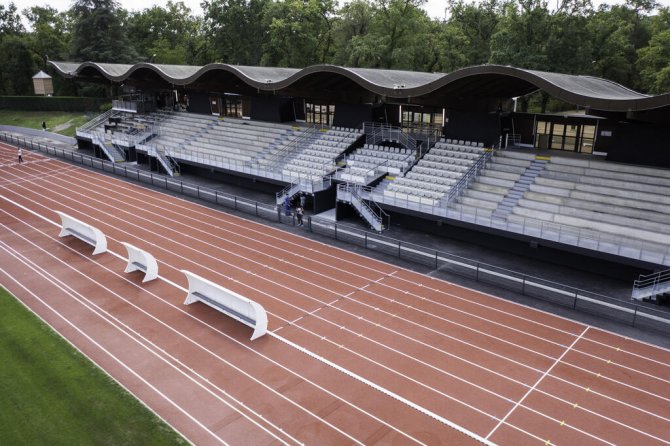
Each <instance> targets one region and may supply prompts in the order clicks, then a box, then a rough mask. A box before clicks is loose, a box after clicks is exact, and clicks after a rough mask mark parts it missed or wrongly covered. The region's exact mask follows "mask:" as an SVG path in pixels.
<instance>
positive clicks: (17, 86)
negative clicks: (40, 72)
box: [0, 35, 37, 94]
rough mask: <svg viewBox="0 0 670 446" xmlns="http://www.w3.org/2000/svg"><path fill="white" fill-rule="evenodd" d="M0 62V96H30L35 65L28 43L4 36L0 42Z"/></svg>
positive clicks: (20, 38)
mask: <svg viewBox="0 0 670 446" xmlns="http://www.w3.org/2000/svg"><path fill="white" fill-rule="evenodd" d="M0 60H2V64H0V94H31V93H32V92H33V80H32V76H33V74H35V73H36V72H37V70H36V66H37V65H36V64H35V60H34V59H33V54H32V53H31V52H30V48H29V47H28V42H27V41H26V40H25V39H24V38H22V37H19V36H14V35H9V36H5V37H4V38H3V39H2V40H1V41H0Z"/></svg>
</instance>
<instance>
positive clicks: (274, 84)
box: [49, 61, 670, 112]
mask: <svg viewBox="0 0 670 446" xmlns="http://www.w3.org/2000/svg"><path fill="white" fill-rule="evenodd" d="M49 63H50V64H51V65H52V66H54V68H55V69H56V70H57V71H58V73H59V74H60V75H62V76H64V77H67V78H76V77H79V76H80V74H81V73H82V71H83V70H85V69H89V68H90V69H94V70H96V71H97V72H99V73H100V75H102V76H104V77H105V78H107V79H109V80H110V81H114V82H123V81H125V80H126V79H128V78H130V77H131V76H132V75H133V73H135V72H136V71H138V70H142V69H148V70H151V71H153V72H154V73H156V74H157V75H158V76H160V77H161V78H162V79H164V80H165V81H166V82H169V83H171V84H174V85H188V84H191V83H194V82H196V81H197V80H198V78H200V77H201V76H203V75H204V74H205V73H208V72H210V71H222V72H228V73H231V74H233V75H235V76H237V77H238V78H239V79H240V80H242V81H243V82H245V83H246V84H248V85H249V86H251V87H253V88H256V89H258V90H261V91H273V92H276V91H281V90H283V89H286V88H288V87H291V86H292V85H293V84H295V83H297V82H298V81H300V80H301V79H302V78H305V77H308V76H312V75H315V74H331V75H334V76H343V77H345V78H348V79H349V80H351V81H353V82H355V83H356V84H358V85H360V86H361V87H362V88H365V89H367V90H368V91H370V92H372V93H375V94H378V95H382V96H386V97H390V98H395V99H404V98H410V97H412V98H416V97H420V96H424V95H429V94H432V93H433V92H435V91H437V90H439V89H441V88H444V87H448V86H455V88H458V86H457V82H458V81H461V80H472V81H477V79H478V78H482V80H483V77H484V76H485V77H487V78H488V77H490V76H498V77H512V78H515V79H517V80H521V81H523V82H525V83H527V84H529V85H532V86H534V87H536V88H538V89H541V90H544V91H546V92H547V93H548V94H550V95H551V96H553V97H556V98H558V99H560V100H562V101H565V102H568V103H571V104H575V105H580V106H583V107H590V108H592V109H597V110H604V111H619V112H621V111H624V112H625V111H638V110H649V109H655V108H659V107H666V106H670V93H666V94H662V95H657V96H649V95H645V94H642V93H638V92H635V91H633V90H630V89H628V88H626V87H624V86H622V85H620V84H617V83H615V82H612V81H609V80H606V79H602V78H597V77H592V76H580V75H572V74H561V73H551V72H545V71H536V70H526V69H522V68H515V67H511V66H502V65H478V66H472V67H467V68H462V69H460V70H456V71H454V72H452V73H422V72H414V71H401V70H378V69H370V68H348V67H342V66H337V65H312V66H309V67H306V68H303V69H297V68H276V67H250V66H240V65H229V64H223V63H211V64H208V65H205V66H202V67H200V66H188V65H162V64H153V63H144V62H143V63H137V64H134V65H124V64H108V63H97V62H83V63H75V62H56V61H49ZM507 93H508V92H507Z"/></svg>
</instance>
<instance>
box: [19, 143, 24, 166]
mask: <svg viewBox="0 0 670 446" xmlns="http://www.w3.org/2000/svg"><path fill="white" fill-rule="evenodd" d="M18 155H19V164H21V163H22V162H23V150H22V149H21V147H19V151H18Z"/></svg>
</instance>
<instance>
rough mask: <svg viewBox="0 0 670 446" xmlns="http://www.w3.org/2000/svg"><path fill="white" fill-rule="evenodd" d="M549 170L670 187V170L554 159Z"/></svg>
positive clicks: (549, 165)
mask: <svg viewBox="0 0 670 446" xmlns="http://www.w3.org/2000/svg"><path fill="white" fill-rule="evenodd" d="M547 169H548V170H550V171H557V172H564V173H571V174H576V175H581V176H585V177H592V178H605V179H609V180H618V181H627V182H633V183H643V184H649V185H657V186H663V187H670V170H668V169H659V168H653V167H642V166H631V165H628V164H618V163H612V162H603V161H592V160H579V159H577V160H573V159H572V158H556V157H552V159H551V162H550V163H549V164H548V166H547Z"/></svg>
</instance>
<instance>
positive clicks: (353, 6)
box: [333, 0, 374, 67]
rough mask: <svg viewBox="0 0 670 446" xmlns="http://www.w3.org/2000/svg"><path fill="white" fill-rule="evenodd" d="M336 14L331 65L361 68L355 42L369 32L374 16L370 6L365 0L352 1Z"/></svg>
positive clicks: (359, 55)
mask: <svg viewBox="0 0 670 446" xmlns="http://www.w3.org/2000/svg"><path fill="white" fill-rule="evenodd" d="M337 14H338V17H337V18H336V19H335V21H334V23H333V63H334V64H337V65H348V66H352V67H357V66H362V65H361V64H362V61H361V60H360V58H361V57H362V55H361V54H359V53H358V52H356V53H355V52H354V48H355V47H356V46H357V41H358V40H359V39H361V38H363V37H364V36H366V35H367V34H368V33H369V32H370V28H371V27H372V19H373V16H374V11H373V8H372V5H371V4H370V2H369V1H367V0H354V1H352V2H350V3H347V4H345V5H344V6H343V7H342V8H341V9H340V10H338V11H337ZM365 59H366V58H365V57H363V60H365Z"/></svg>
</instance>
